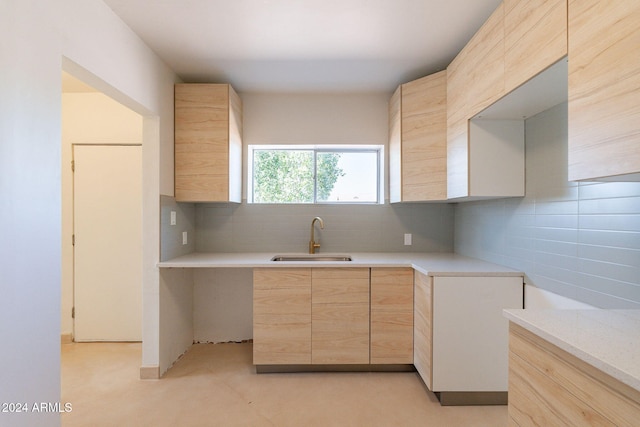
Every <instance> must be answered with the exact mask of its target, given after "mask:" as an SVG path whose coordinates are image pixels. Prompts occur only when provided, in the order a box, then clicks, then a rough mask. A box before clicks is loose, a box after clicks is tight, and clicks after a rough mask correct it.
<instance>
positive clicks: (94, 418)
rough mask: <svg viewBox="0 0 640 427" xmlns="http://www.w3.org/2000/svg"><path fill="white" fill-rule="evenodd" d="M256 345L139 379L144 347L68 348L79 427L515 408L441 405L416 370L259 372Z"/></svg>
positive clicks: (193, 357)
mask: <svg viewBox="0 0 640 427" xmlns="http://www.w3.org/2000/svg"><path fill="white" fill-rule="evenodd" d="M251 357H252V347H251V344H217V345H213V344H197V345H194V346H193V347H191V349H190V350H189V351H188V352H187V353H186V354H185V355H184V356H183V357H182V358H181V359H180V360H179V361H178V362H177V363H176V364H175V365H174V366H173V368H171V369H170V370H169V372H168V373H167V374H166V375H165V376H164V377H163V378H162V379H161V380H145V381H143V380H140V379H139V368H140V360H141V345H140V344H139V343H71V344H63V345H62V402H63V403H64V402H69V403H71V404H72V405H73V410H72V411H71V412H69V413H64V414H62V425H63V426H65V427H71V426H82V427H86V426H89V425H90V426H118V427H128V426H133V427H141V426H154V427H160V426H171V427H174V426H181V427H182V426H185V427H188V426H251V427H257V426H278V427H280V426H283V427H284V426H295V427H302V426H305V427H306V426H322V427H328V426H354V427H362V426H367V427H369V426H436V427H441V426H452V427H453V426H465V427H475V426H487V427H489V426H490V427H499V426H506V425H507V407H506V406H467V407H442V406H440V404H439V403H438V401H437V400H436V397H435V396H434V395H433V393H430V392H428V391H427V390H426V389H425V388H424V386H423V384H422V382H421V381H420V379H419V378H418V376H417V374H416V373H304V374H260V375H258V374H256V373H255V369H254V367H253V365H252V364H251Z"/></svg>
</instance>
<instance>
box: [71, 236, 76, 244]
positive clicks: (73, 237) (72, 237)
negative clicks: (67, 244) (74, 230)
mask: <svg viewBox="0 0 640 427" xmlns="http://www.w3.org/2000/svg"><path fill="white" fill-rule="evenodd" d="M75 245H76V235H75V234H72V235H71V246H75Z"/></svg>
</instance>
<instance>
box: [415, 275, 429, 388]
mask: <svg viewBox="0 0 640 427" xmlns="http://www.w3.org/2000/svg"><path fill="white" fill-rule="evenodd" d="M413 304H414V323H413V364H414V366H415V367H416V370H417V371H418V374H420V378H422V381H424V383H425V384H426V386H427V388H428V389H429V390H432V389H433V383H432V382H431V379H432V377H433V371H432V366H433V363H432V359H433V356H432V354H433V353H432V348H433V277H432V276H427V275H424V274H422V273H418V272H416V273H415V279H414V302H413Z"/></svg>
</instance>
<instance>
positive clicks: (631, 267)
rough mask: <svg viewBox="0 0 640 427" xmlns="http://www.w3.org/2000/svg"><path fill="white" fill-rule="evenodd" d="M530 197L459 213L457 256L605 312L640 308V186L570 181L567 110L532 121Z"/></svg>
mask: <svg viewBox="0 0 640 427" xmlns="http://www.w3.org/2000/svg"><path fill="white" fill-rule="evenodd" d="M525 132H526V197H524V198H517V199H504V200H494V201H483V202H473V203H460V204H458V205H456V207H455V231H454V246H455V250H456V252H459V253H461V254H463V255H468V256H473V257H477V258H481V259H484V260H487V261H491V262H495V263H499V264H503V265H506V266H509V267H512V268H516V269H520V270H522V271H524V272H525V273H526V282H527V283H528V284H530V285H534V286H537V287H539V288H542V289H546V290H549V291H551V292H554V293H557V294H560V295H563V296H567V297H569V298H573V299H576V300H578V301H582V302H586V303H588V304H591V305H594V306H596V307H603V308H640V183H639V182H617V183H604V182H601V183H595V182H589V183H573V182H568V181H567V104H566V103H564V104H560V105H558V106H556V107H553V108H551V109H549V110H547V111H545V112H543V113H540V114H539V115H537V116H535V117H532V118H530V119H528V120H527V121H526V125H525Z"/></svg>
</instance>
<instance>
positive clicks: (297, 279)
mask: <svg viewBox="0 0 640 427" xmlns="http://www.w3.org/2000/svg"><path fill="white" fill-rule="evenodd" d="M253 363H254V364H255V365H262V364H264V365H276V364H309V363H311V269H309V268H256V269H254V272H253Z"/></svg>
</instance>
